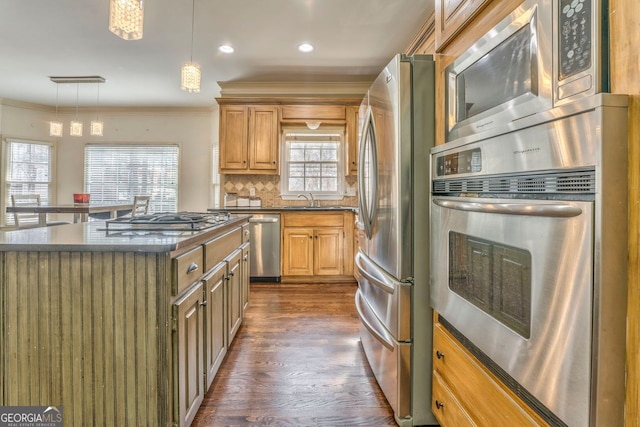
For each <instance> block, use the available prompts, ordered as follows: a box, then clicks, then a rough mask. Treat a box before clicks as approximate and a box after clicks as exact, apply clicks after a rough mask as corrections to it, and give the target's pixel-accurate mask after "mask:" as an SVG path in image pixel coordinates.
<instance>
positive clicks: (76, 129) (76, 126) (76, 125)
mask: <svg viewBox="0 0 640 427" xmlns="http://www.w3.org/2000/svg"><path fill="white" fill-rule="evenodd" d="M79 99H80V83H77V84H76V118H75V120H71V123H70V124H69V135H71V136H82V122H81V121H79V120H78V101H79Z"/></svg>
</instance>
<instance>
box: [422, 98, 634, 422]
mask: <svg viewBox="0 0 640 427" xmlns="http://www.w3.org/2000/svg"><path fill="white" fill-rule="evenodd" d="M544 117H545V120H543V121H542V123H540V124H538V125H536V126H532V127H529V128H526V129H522V130H519V131H517V132H514V133H509V134H504V135H500V136H497V137H493V138H489V139H486V140H482V141H478V142H474V143H471V144H445V145H443V146H439V147H436V148H434V149H432V150H431V153H432V159H431V161H432V172H431V173H432V207H431V209H432V210H431V230H432V237H433V239H432V246H431V255H432V256H431V263H432V266H433V268H432V270H431V274H432V276H431V287H432V288H431V303H432V306H433V308H434V309H435V310H436V311H437V312H438V316H439V318H440V320H441V321H442V322H443V324H444V325H446V327H447V328H448V329H449V330H450V331H451V332H452V333H453V334H454V335H455V336H456V337H458V338H459V340H460V341H461V342H462V343H463V344H464V345H466V346H467V348H469V350H471V351H472V352H473V353H474V354H475V355H477V356H478V358H479V359H480V360H481V361H482V362H483V363H485V365H486V366H487V367H488V368H489V369H490V370H492V371H493V372H494V373H495V374H496V375H497V376H498V377H500V378H501V379H502V380H503V381H504V382H505V384H507V385H508V386H510V387H511V388H512V389H513V391H514V392H515V393H516V394H518V395H519V396H521V397H522V398H523V399H524V400H525V401H527V402H528V403H529V404H530V405H531V407H532V408H533V409H534V410H536V411H537V412H538V413H540V415H541V416H543V417H544V418H545V419H546V420H547V421H548V422H549V423H550V424H551V425H569V426H620V425H623V424H624V410H623V407H624V400H625V387H624V383H625V366H624V364H625V330H626V329H625V317H626V296H627V291H626V286H627V97H626V96H619V95H618V96H614V95H610V94H600V95H595V96H593V97H590V98H584V99H582V100H580V101H579V102H578V103H577V104H574V105H571V106H569V105H567V106H564V107H560V108H556V109H554V110H552V111H549V112H548V114H546V115H544Z"/></svg>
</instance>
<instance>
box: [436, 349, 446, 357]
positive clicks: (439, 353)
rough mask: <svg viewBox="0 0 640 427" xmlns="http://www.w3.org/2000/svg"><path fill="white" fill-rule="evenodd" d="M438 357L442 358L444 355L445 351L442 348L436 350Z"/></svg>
mask: <svg viewBox="0 0 640 427" xmlns="http://www.w3.org/2000/svg"><path fill="white" fill-rule="evenodd" d="M436 357H437V358H438V359H442V358H443V357H444V353H442V352H441V351H440V350H436Z"/></svg>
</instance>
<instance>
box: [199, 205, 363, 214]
mask: <svg viewBox="0 0 640 427" xmlns="http://www.w3.org/2000/svg"><path fill="white" fill-rule="evenodd" d="M207 210H208V211H210V212H216V211H229V212H249V213H250V212H300V211H303V212H306V211H308V212H318V211H320V212H326V211H329V212H331V211H350V212H356V213H357V212H358V207H357V206H313V207H310V206H260V207H251V206H241V207H232V206H227V207H224V208H215V209H207Z"/></svg>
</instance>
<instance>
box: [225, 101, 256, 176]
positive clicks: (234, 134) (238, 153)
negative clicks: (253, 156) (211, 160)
mask: <svg viewBox="0 0 640 427" xmlns="http://www.w3.org/2000/svg"><path fill="white" fill-rule="evenodd" d="M248 132H249V108H248V107H246V106H242V105H223V106H221V107H220V172H222V173H225V172H232V171H244V170H246V169H247V168H248V167H249V165H248V163H247V153H248V152H247V141H248Z"/></svg>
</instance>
